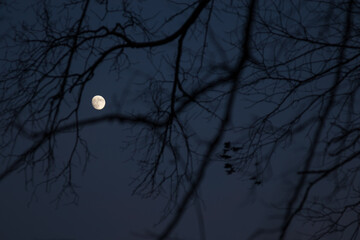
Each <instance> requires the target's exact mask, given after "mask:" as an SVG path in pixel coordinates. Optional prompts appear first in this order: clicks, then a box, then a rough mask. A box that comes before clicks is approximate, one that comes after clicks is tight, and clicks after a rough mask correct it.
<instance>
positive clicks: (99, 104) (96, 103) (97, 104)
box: [91, 95, 106, 110]
mask: <svg viewBox="0 0 360 240" xmlns="http://www.w3.org/2000/svg"><path fill="white" fill-rule="evenodd" d="M91 104H92V106H93V107H94V108H95V109H96V110H101V109H103V108H104V107H105V104H106V102H105V99H104V98H103V97H102V96H100V95H96V96H94V97H93V98H92V100H91Z"/></svg>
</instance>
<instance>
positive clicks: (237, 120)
mask: <svg viewBox="0 0 360 240" xmlns="http://www.w3.org/2000/svg"><path fill="white" fill-rule="evenodd" d="M148 4H149V3H147V2H146V1H145V2H142V1H126V0H123V1H108V0H104V1H90V0H84V1H74V0H69V1H66V2H65V3H64V2H62V3H59V2H57V1H38V2H35V3H34V4H33V5H32V6H33V13H34V14H35V18H32V20H33V21H32V22H31V21H30V22H27V23H23V24H22V25H21V26H20V27H19V28H16V29H14V32H13V33H9V34H8V36H7V38H6V39H5V40H4V41H3V42H2V58H1V64H2V66H4V67H3V68H2V70H1V85H0V86H1V96H0V101H1V105H0V106H1V110H0V111H1V116H2V117H1V122H0V129H1V135H2V136H3V137H2V142H1V145H0V147H1V153H2V165H1V167H2V168H1V172H0V180H3V179H5V178H6V177H8V176H9V175H10V174H12V173H14V172H17V171H19V170H21V171H23V172H24V173H25V175H26V182H27V183H29V182H32V181H33V177H32V176H33V174H34V170H35V169H42V173H43V180H42V181H41V182H36V183H35V186H36V188H37V187H39V186H43V185H45V186H51V185H53V184H59V183H61V186H60V192H59V195H58V200H61V199H62V197H63V195H64V194H67V193H71V194H72V196H74V201H75V202H76V201H77V199H78V196H77V193H76V185H75V183H74V180H73V175H74V174H75V173H76V170H74V168H73V166H74V165H75V164H79V163H80V164H82V166H86V162H87V160H88V159H89V157H90V151H89V149H88V147H87V144H86V141H85V139H84V138H83V137H82V130H83V129H84V128H86V127H88V126H90V125H92V124H96V123H100V122H104V121H116V122H119V124H121V125H123V124H127V125H130V126H131V127H132V129H134V130H135V131H136V133H135V135H134V137H135V138H134V141H129V146H130V147H132V148H133V149H134V152H136V153H137V154H136V155H135V156H134V159H136V160H138V161H137V163H138V166H139V169H140V170H141V173H140V175H139V176H138V177H137V185H136V186H135V188H134V193H137V194H142V195H143V196H157V195H158V194H159V193H163V192H166V194H168V196H169V199H170V200H169V205H168V206H167V213H168V214H169V215H168V216H167V218H166V223H167V225H166V226H165V228H164V230H163V232H162V233H160V234H159V235H156V237H157V238H158V239H168V237H169V236H170V235H171V233H172V231H173V230H174V228H175V227H176V225H177V224H178V222H179V220H180V219H181V217H182V216H183V213H184V212H185V210H186V208H187V207H188V206H189V204H190V202H191V201H193V200H194V199H196V196H197V191H198V189H199V187H200V185H201V183H202V181H203V178H204V174H205V172H206V171H207V169H208V166H209V165H210V164H211V163H212V162H216V161H222V162H224V167H225V170H226V171H227V173H228V174H238V175H239V176H241V177H243V178H246V179H249V180H250V182H252V183H253V184H254V186H258V185H262V184H267V181H268V179H269V178H268V177H267V173H268V172H269V171H270V170H271V168H272V166H274V161H275V160H277V159H276V155H277V154H279V153H284V152H285V153H287V154H288V158H287V159H282V160H281V161H282V162H284V164H286V165H287V169H288V172H290V173H291V174H290V175H291V181H289V182H291V183H290V186H291V188H290V189H291V190H289V191H290V193H288V194H290V195H291V197H290V198H284V199H283V200H282V201H281V202H280V203H281V204H284V203H285V205H286V207H285V209H284V210H280V214H281V216H282V217H281V218H282V223H281V225H280V226H278V227H276V228H274V229H260V230H259V231H257V232H256V233H254V235H253V238H256V237H258V236H259V235H262V234H270V235H272V234H276V236H275V237H278V238H279V239H285V238H286V236H287V235H286V234H287V233H288V232H289V229H290V227H291V226H292V225H293V224H294V222H295V221H297V220H304V221H306V222H307V223H314V224H315V225H314V226H315V227H314V228H315V230H314V231H313V232H311V233H310V235H311V237H312V238H314V239H321V238H326V237H328V236H329V235H332V234H335V235H336V234H345V235H346V236H351V237H352V239H356V238H357V235H358V227H357V226H358V225H359V220H358V214H359V212H358V211H359V199H360V196H359V190H358V189H359V186H358V180H359V179H358V176H357V173H358V170H359V167H360V165H359V164H358V163H357V162H358V159H359V154H360V150H359V143H358V142H359V141H358V140H359V137H360V135H359V124H360V122H359V110H358V109H357V106H358V105H357V104H356V103H357V101H358V97H359V95H358V88H359V86H360V85H359V83H358V82H359V81H358V78H359V76H360V74H359V73H360V72H359V69H360V68H359V62H360V61H359V56H360V54H359V51H358V50H359V48H360V45H359V40H358V36H359V32H360V31H359V26H360V24H359V19H358V18H356V17H355V16H356V15H357V14H358V13H359V7H360V2H358V1H355V0H349V1H347V0H339V1H328V2H326V1H316V0H311V1H310V0H308V1H301V0H297V1H295V0H290V1H255V0H249V1H232V0H229V1H215V0H199V1H187V0H184V1H166V4H168V5H166V6H164V9H166V10H167V11H166V12H165V11H164V12H161V11H160V10H159V12H157V11H156V12H152V10H153V8H147V7H148ZM164 4H165V3H164ZM149 9H150V10H149ZM139 58H140V59H143V60H144V62H145V64H146V66H147V67H148V68H149V72H148V73H147V74H143V75H141V77H142V78H143V79H137V81H142V82H141V83H142V84H141V85H137V91H138V93H141V95H142V97H143V98H142V105H144V104H146V108H145V109H146V111H144V109H141V111H136V110H131V111H130V110H129V109H127V108H126V106H122V107H121V108H119V110H118V111H116V112H112V113H109V114H104V115H102V116H101V117H96V118H82V116H81V114H80V106H81V103H82V102H83V101H84V99H83V93H84V91H85V89H86V87H87V86H88V84H89V82H91V81H93V79H94V78H96V76H97V75H98V74H99V71H100V70H101V69H107V70H109V71H110V72H111V73H113V74H117V75H119V76H123V75H126V74H129V73H131V72H133V71H135V70H136V67H135V66H134V65H135V64H134V62H135V61H136V60H137V59H139ZM134 102H136V97H134ZM244 102H246V103H248V104H247V105H246V106H245V105H244V104H243V103H244ZM249 114H253V115H254V117H253V119H248V120H246V119H245V120H242V118H244V117H243V116H244V115H249ZM205 120H206V121H207V123H208V125H209V126H212V129H210V130H209V131H207V132H206V134H204V133H202V132H201V131H199V130H196V129H195V128H194V123H193V122H194V121H199V122H203V121H205ZM64 134H66V135H68V136H72V139H73V143H72V147H71V149H68V152H66V154H67V155H66V156H67V157H66V159H65V161H63V159H61V161H62V162H61V163H59V161H60V160H59V159H57V158H56V155H57V152H58V151H63V150H61V149H59V147H57V144H56V143H57V142H58V141H60V140H59V139H61V136H62V135H64ZM204 139H205V140H204ZM228 139H231V140H230V141H228ZM137 146H140V147H137ZM144 146H146V147H144ZM299 147H301V148H302V151H297V152H296V151H295V149H296V148H299ZM84 160H85V161H84ZM289 161H292V163H291V164H290V163H289ZM281 164H283V163H281ZM291 165H292V166H291ZM325 182H326V183H327V187H326V188H323V189H322V191H318V190H317V188H319V187H320V186H322V185H323V184H325ZM164 189H166V191H164ZM275 237H274V238H275Z"/></svg>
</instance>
